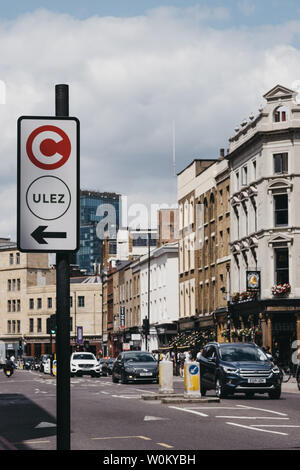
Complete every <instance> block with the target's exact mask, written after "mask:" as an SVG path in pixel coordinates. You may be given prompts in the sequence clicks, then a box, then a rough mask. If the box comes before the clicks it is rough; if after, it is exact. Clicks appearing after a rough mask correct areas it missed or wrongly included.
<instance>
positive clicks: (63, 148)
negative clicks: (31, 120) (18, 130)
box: [26, 125, 71, 170]
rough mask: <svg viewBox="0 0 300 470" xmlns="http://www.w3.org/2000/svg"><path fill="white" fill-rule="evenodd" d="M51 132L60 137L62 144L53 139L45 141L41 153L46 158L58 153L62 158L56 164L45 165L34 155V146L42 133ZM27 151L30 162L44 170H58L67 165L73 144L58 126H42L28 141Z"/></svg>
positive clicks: (41, 146) (42, 143)
mask: <svg viewBox="0 0 300 470" xmlns="http://www.w3.org/2000/svg"><path fill="white" fill-rule="evenodd" d="M46 131H51V132H55V133H56V134H58V135H60V137H61V138H62V140H61V141H60V142H55V140H53V139H49V138H48V139H45V140H43V141H42V142H41V144H40V151H41V153H42V154H43V155H44V156H45V157H52V156H53V155H55V154H56V153H59V154H60V155H61V156H62V158H61V159H60V160H59V161H58V162H56V163H49V164H48V163H44V162H41V161H40V160H38V159H37V158H36V156H35V155H34V153H33V150H32V145H33V141H34V139H35V138H36V137H37V136H38V135H39V134H41V132H46ZM26 151H27V155H28V157H29V159H30V161H31V162H32V163H33V164H34V165H36V166H37V167H38V168H41V169H42V170H56V169H57V168H60V167H61V166H62V165H64V164H65V163H66V161H67V160H68V158H69V156H70V154H71V142H70V139H69V137H68V136H67V134H66V133H65V132H64V131H63V130H62V129H60V128H59V127H56V126H50V125H48V126H41V127H38V128H37V129H35V130H34V131H33V132H32V133H31V134H30V136H29V137H28V139H27V143H26Z"/></svg>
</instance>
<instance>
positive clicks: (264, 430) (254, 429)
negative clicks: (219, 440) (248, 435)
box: [226, 421, 288, 436]
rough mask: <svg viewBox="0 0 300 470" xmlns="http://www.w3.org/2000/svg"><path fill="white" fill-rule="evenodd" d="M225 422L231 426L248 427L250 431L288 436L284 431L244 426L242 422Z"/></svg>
mask: <svg viewBox="0 0 300 470" xmlns="http://www.w3.org/2000/svg"><path fill="white" fill-rule="evenodd" d="M226 424H230V425H231V426H237V427H239V428H244V429H250V430H251V431H260V432H269V433H272V434H280V435H281V436H288V434H287V433H285V432H278V431H270V430H269V429H260V428H258V427H254V426H246V425H244V424H238V423H230V422H228V421H227V422H226Z"/></svg>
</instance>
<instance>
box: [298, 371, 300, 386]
mask: <svg viewBox="0 0 300 470" xmlns="http://www.w3.org/2000/svg"><path fill="white" fill-rule="evenodd" d="M297 385H298V389H299V390H300V371H298V374H297Z"/></svg>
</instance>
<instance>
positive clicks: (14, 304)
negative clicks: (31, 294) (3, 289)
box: [12, 300, 16, 312]
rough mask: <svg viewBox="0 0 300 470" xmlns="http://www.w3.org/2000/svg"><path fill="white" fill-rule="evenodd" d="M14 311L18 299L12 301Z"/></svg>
mask: <svg viewBox="0 0 300 470" xmlns="http://www.w3.org/2000/svg"><path fill="white" fill-rule="evenodd" d="M12 311H13V312H15V311H16V301H15V300H13V301H12Z"/></svg>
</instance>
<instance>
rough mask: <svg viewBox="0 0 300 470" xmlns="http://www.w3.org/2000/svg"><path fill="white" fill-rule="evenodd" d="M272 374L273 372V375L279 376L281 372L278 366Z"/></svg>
mask: <svg viewBox="0 0 300 470" xmlns="http://www.w3.org/2000/svg"><path fill="white" fill-rule="evenodd" d="M272 372H273V374H279V373H280V370H279V368H278V367H277V366H275V367H273V369H272Z"/></svg>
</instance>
